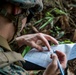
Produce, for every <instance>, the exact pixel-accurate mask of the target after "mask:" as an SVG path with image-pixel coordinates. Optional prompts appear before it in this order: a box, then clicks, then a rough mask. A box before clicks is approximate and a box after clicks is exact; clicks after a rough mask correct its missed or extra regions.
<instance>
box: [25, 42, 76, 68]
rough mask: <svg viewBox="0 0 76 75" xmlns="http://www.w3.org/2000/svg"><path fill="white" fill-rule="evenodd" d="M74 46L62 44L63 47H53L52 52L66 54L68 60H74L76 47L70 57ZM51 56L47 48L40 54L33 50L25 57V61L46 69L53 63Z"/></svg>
mask: <svg viewBox="0 0 76 75" xmlns="http://www.w3.org/2000/svg"><path fill="white" fill-rule="evenodd" d="M74 44H75V43H74ZM74 44H61V45H55V46H51V50H54V51H55V50H59V51H61V52H64V53H65V54H66V56H67V60H68V59H69V60H70V58H71V59H73V58H74V57H75V58H76V52H75V51H76V50H75V49H76V47H75V48H74V49H73V51H74V52H72V53H71V56H70V57H69V54H70V52H71V49H72V47H73V46H74ZM75 45H76V44H75ZM74 53H75V54H74ZM50 54H51V51H48V50H47V48H46V47H43V51H42V52H39V51H38V50H37V49H35V48H33V49H32V50H30V51H29V52H28V53H27V54H26V55H25V56H24V59H25V60H27V61H29V62H32V63H34V64H37V65H39V66H42V67H45V68H46V66H47V65H48V64H49V63H50V62H51V61H52V59H50ZM73 54H74V55H73Z"/></svg>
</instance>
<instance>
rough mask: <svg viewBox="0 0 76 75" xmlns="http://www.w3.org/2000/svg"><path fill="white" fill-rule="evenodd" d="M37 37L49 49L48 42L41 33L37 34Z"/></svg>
mask: <svg viewBox="0 0 76 75" xmlns="http://www.w3.org/2000/svg"><path fill="white" fill-rule="evenodd" d="M38 38H39V39H40V40H41V41H42V42H43V43H44V45H45V46H47V48H48V50H50V44H49V42H48V41H47V39H46V38H45V37H44V36H43V34H41V33H40V34H39V35H38Z"/></svg>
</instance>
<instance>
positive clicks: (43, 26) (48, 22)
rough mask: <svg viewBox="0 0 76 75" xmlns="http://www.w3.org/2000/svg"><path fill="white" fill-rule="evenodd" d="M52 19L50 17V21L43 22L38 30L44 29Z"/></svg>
mask: <svg viewBox="0 0 76 75" xmlns="http://www.w3.org/2000/svg"><path fill="white" fill-rule="evenodd" d="M53 19H54V17H50V19H49V20H48V21H47V22H45V23H44V24H43V25H42V26H41V27H40V28H39V29H42V28H44V27H45V26H46V25H47V24H48V23H50V22H52V21H53Z"/></svg>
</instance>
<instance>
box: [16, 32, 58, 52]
mask: <svg viewBox="0 0 76 75" xmlns="http://www.w3.org/2000/svg"><path fill="white" fill-rule="evenodd" d="M16 40H17V42H18V44H19V46H21V45H24V44H26V45H28V46H31V47H34V48H37V49H38V50H40V51H42V46H41V45H40V43H43V44H44V45H45V46H47V48H48V50H50V44H49V42H48V41H51V42H52V43H54V44H55V45H57V44H58V41H57V40H56V39H55V38H53V37H52V36H49V35H47V34H43V33H36V34H29V35H23V36H20V37H17V38H16Z"/></svg>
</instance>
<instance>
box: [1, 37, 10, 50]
mask: <svg viewBox="0 0 76 75" xmlns="http://www.w3.org/2000/svg"><path fill="white" fill-rule="evenodd" d="M0 46H1V47H3V48H5V49H7V50H10V51H11V48H10V46H9V44H8V42H7V40H6V39H5V38H3V37H2V36H0Z"/></svg>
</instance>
